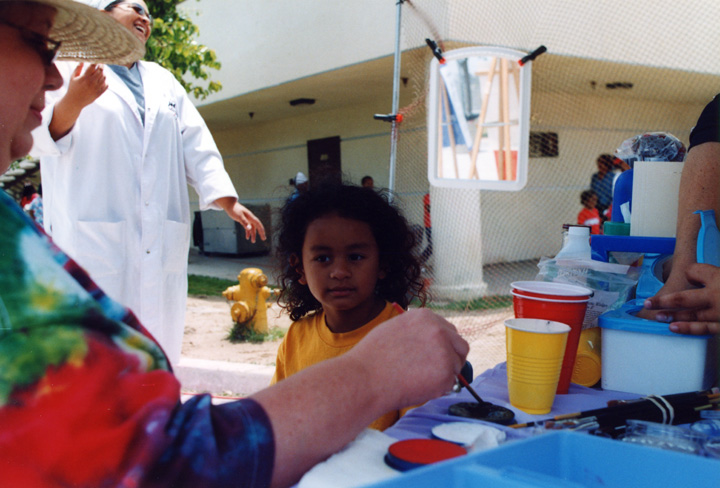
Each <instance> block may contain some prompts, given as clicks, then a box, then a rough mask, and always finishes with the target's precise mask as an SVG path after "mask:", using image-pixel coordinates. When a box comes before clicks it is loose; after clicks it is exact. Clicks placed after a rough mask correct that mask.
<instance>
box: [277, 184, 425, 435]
mask: <svg viewBox="0 0 720 488" xmlns="http://www.w3.org/2000/svg"><path fill="white" fill-rule="evenodd" d="M416 245H417V241H416V238H415V235H414V233H413V232H412V231H411V229H410V226H409V225H408V222H407V221H406V220H405V217H403V215H402V214H401V213H400V211H399V210H398V209H397V208H396V207H394V206H393V205H392V204H391V203H389V202H388V201H387V200H386V199H385V198H383V196H382V195H380V194H379V193H377V192H376V191H375V190H373V189H372V188H364V187H360V186H355V185H348V184H339V183H329V184H324V185H321V186H319V187H317V188H313V189H312V190H310V191H308V192H306V193H304V194H301V195H300V196H298V197H297V198H296V199H294V200H292V201H289V202H287V203H286V204H285V207H284V208H283V210H282V220H281V224H280V229H279V240H278V249H277V253H278V257H279V258H280V260H281V262H282V264H283V272H282V274H281V276H280V280H279V284H280V287H281V292H280V295H279V297H278V303H280V305H281V306H282V307H283V308H284V309H285V310H287V311H288V312H289V314H290V318H291V319H292V320H293V324H292V325H291V326H290V328H289V330H288V332H287V334H286V335H285V338H284V339H283V341H282V344H280V347H279V349H278V354H277V361H276V366H275V375H274V376H273V379H272V383H273V384H274V383H276V382H278V381H281V380H283V379H284V378H287V377H288V376H290V375H292V374H295V373H297V372H298V371H300V370H302V369H304V368H307V367H309V366H311V365H313V364H315V363H318V362H320V361H324V360H326V359H330V358H333V357H336V356H340V355H341V354H343V353H345V352H347V351H349V350H350V349H351V348H352V347H353V346H354V345H355V344H357V343H358V342H359V341H360V340H361V339H362V338H363V337H365V335H367V334H368V333H369V332H370V331H371V330H372V329H374V328H375V327H376V326H378V325H379V324H381V323H382V322H384V321H386V320H388V319H390V318H392V317H394V316H396V315H398V313H400V312H399V311H398V310H397V309H396V308H395V306H394V305H393V304H394V303H397V304H398V305H400V307H402V308H407V306H408V304H409V302H410V300H412V298H413V297H418V298H419V299H420V301H421V304H422V305H424V304H425V300H426V298H427V295H426V292H425V289H424V286H423V281H422V278H421V276H420V264H419V261H418V257H417V255H416V253H415V247H416ZM402 413H403V412H400V411H393V412H388V413H387V414H385V415H383V416H382V417H380V418H379V419H377V420H375V421H374V422H373V423H372V424H371V425H370V427H372V428H375V429H378V430H384V429H386V428H387V427H389V426H391V425H392V424H393V423H394V422H395V421H396V420H397V419H398V418H400V416H401V414H402Z"/></svg>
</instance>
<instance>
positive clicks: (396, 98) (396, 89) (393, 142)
mask: <svg viewBox="0 0 720 488" xmlns="http://www.w3.org/2000/svg"><path fill="white" fill-rule="evenodd" d="M403 2H404V0H398V2H397V25H396V27H395V72H394V74H393V99H392V114H393V115H397V113H398V108H399V105H400V26H401V23H402V22H401V20H402V4H403ZM397 126H398V121H397V120H393V121H392V129H391V132H390V178H389V180H388V181H389V184H388V188H389V190H390V192H391V195H392V192H394V191H395V161H396V159H397V130H398V127H397Z"/></svg>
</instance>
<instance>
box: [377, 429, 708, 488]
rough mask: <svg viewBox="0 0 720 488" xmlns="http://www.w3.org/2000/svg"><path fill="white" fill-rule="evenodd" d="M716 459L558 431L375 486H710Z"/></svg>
mask: <svg viewBox="0 0 720 488" xmlns="http://www.w3.org/2000/svg"><path fill="white" fill-rule="evenodd" d="M718 480H720V461H718V460H714V459H710V458H704V457H700V456H695V455H691V454H683V453H679V452H674V451H665V450H662V449H658V448H654V447H647V446H639V445H635V444H629V443H624V442H622V441H618V440H612V439H605V438H600V437H595V436H591V435H589V434H583V433H577V432H568V431H558V432H551V433H548V434H543V435H540V436H537V437H531V438H529V439H525V440H520V441H514V442H509V443H507V444H504V445H502V446H500V447H497V448H495V449H491V450H488V451H483V452H479V453H475V454H470V455H467V456H463V457H461V458H457V459H453V460H451V461H446V462H443V463H439V464H436V465H432V466H427V467H424V468H419V469H416V470H413V471H410V472H408V473H404V474H403V475H401V476H398V477H395V478H392V479H389V480H386V481H383V482H381V483H376V484H374V485H371V486H373V487H375V488H398V487H413V488H424V487H426V488H437V487H443V488H445V487H447V488H466V487H467V488H470V487H473V488H474V487H483V486H488V487H490V486H492V487H494V488H495V487H497V488H505V487H519V488H522V487H527V488H530V487H545V488H555V487H561V488H562V487H577V488H580V487H584V488H593V487H597V488H613V487H618V488H621V487H622V488H627V487H630V486H632V487H633V488H642V487H648V488H658V487H666V486H673V487H674V486H678V487H680V486H714V485H716V484H717V483H718V482H719V481H718Z"/></svg>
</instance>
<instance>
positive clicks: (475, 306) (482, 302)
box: [427, 295, 513, 311]
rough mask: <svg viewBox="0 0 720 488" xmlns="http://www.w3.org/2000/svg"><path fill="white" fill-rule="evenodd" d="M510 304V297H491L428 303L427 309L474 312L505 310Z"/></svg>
mask: <svg viewBox="0 0 720 488" xmlns="http://www.w3.org/2000/svg"><path fill="white" fill-rule="evenodd" d="M512 303H513V301H512V295H492V296H489V297H482V298H476V299H475V300H470V301H462V302H428V304H427V307H428V308H430V309H433V310H453V311H474V310H495V309H498V308H507V307H510V306H512Z"/></svg>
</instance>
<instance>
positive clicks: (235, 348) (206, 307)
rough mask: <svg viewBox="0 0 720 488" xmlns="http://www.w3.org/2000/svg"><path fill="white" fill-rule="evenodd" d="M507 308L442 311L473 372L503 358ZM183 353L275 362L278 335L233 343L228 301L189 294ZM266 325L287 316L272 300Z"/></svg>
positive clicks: (284, 323)
mask: <svg viewBox="0 0 720 488" xmlns="http://www.w3.org/2000/svg"><path fill="white" fill-rule="evenodd" d="M508 313H510V314H511V313H512V312H511V311H510V312H508V311H507V310H502V311H491V312H472V313H469V314H468V313H461V312H448V313H443V315H445V316H446V318H447V319H448V320H449V321H450V322H452V323H453V324H455V325H456V326H457V327H458V329H459V331H460V333H461V335H463V337H465V339H466V340H467V341H468V342H469V343H470V354H469V356H468V360H469V361H470V363H471V364H472V365H473V368H474V370H475V374H479V373H480V372H482V371H484V370H485V369H487V368H490V367H492V366H494V365H495V364H497V363H499V362H502V361H504V360H505V327H504V325H503V320H504V319H505V318H507V317H508ZM185 324H186V325H185V336H184V339H183V348H182V355H183V356H184V357H189V358H196V359H212V360H217V361H231V362H238V363H250V364H260V365H264V366H274V365H275V357H276V353H277V348H278V346H279V344H280V341H281V339H278V340H274V341H266V342H263V343H260V344H252V343H232V342H230V341H229V340H228V339H227V337H228V334H229V333H230V330H231V328H232V318H231V317H230V304H229V303H228V302H227V301H226V300H225V299H224V298H222V297H207V298H204V297H203V298H199V297H189V298H188V302H187V314H186V319H185ZM268 325H269V326H270V328H272V327H280V328H283V329H287V328H288V327H289V326H290V319H289V318H288V317H287V316H286V315H285V314H282V313H281V312H280V308H279V307H278V306H277V305H276V304H273V306H272V307H271V308H270V309H269V310H268Z"/></svg>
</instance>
